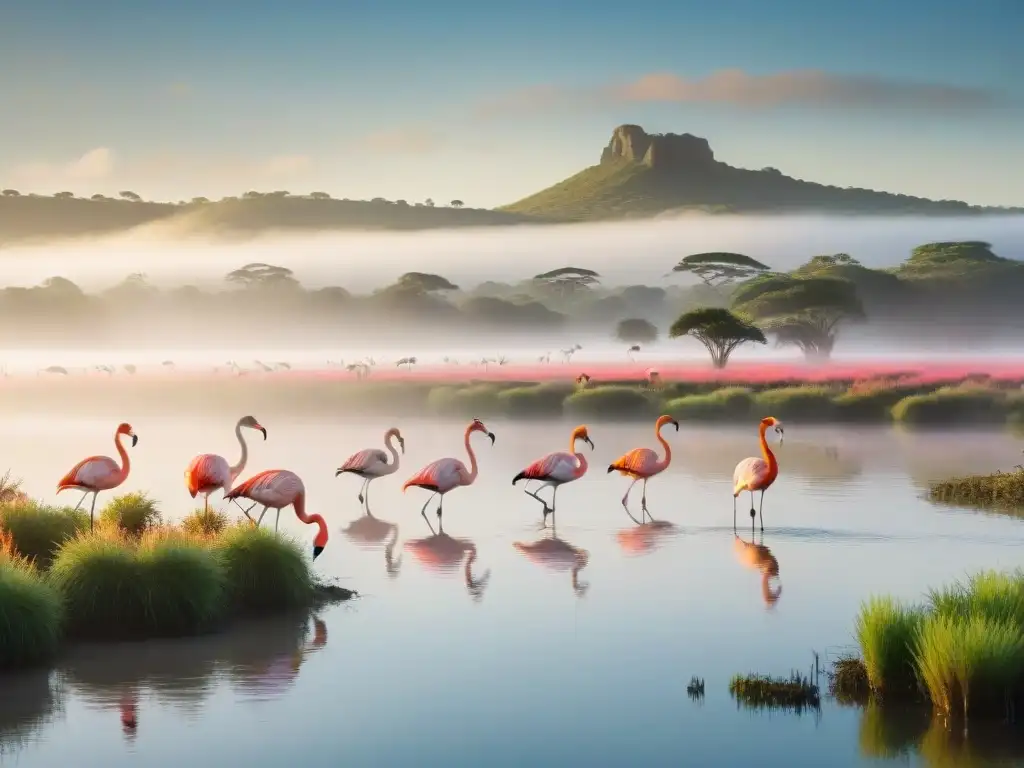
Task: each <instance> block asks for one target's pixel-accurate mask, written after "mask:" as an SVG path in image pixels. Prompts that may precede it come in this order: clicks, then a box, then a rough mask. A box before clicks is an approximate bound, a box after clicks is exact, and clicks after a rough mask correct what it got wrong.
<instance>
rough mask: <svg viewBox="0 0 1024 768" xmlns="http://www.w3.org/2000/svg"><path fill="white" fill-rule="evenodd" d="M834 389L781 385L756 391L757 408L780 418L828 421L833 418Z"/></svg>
mask: <svg viewBox="0 0 1024 768" xmlns="http://www.w3.org/2000/svg"><path fill="white" fill-rule="evenodd" d="M835 394H836V393H835V391H834V390H832V389H829V388H828V387H806V386H804V387H783V388H782V389H766V390H764V391H763V392H758V393H757V397H756V399H755V402H756V406H757V409H758V410H760V411H764V412H765V413H771V414H773V415H775V416H776V417H778V418H780V419H795V420H797V421H829V420H830V419H834V418H835V405H834V404H833V399H834V397H835Z"/></svg>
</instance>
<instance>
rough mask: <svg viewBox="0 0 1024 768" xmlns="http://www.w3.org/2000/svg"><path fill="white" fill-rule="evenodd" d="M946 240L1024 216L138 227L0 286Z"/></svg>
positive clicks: (622, 281) (457, 276)
mask: <svg viewBox="0 0 1024 768" xmlns="http://www.w3.org/2000/svg"><path fill="white" fill-rule="evenodd" d="M946 240H982V241H985V242H989V243H991V244H992V246H993V249H994V251H995V252H996V253H997V254H999V255H1000V256H1004V257H1007V258H1017V259H1024V215H1000V216H982V217H978V216H964V217H941V218H940V217H927V216H922V217H871V216H827V215H799V216H797V215H793V216H753V215H715V216H707V215H683V216H679V217H675V218H668V217H665V218H659V219H646V220H637V221H628V222H598V223H574V224H561V225H556V224H547V225H532V224H521V225H514V226H509V227H493V226H492V227H479V228H468V227H460V228H454V229H443V230H425V231H415V232H392V231H387V232H353V231H343V232H314V233H294V232H287V233H285V232H272V233H268V234H264V235H259V236H256V237H252V238H246V239H238V238H231V239H228V238H217V237H215V236H204V235H188V236H182V237H177V238H171V237H168V236H167V234H166V231H165V230H163V229H161V228H160V227H159V226H148V225H147V226H142V227H139V228H137V229H135V230H131V231H129V232H126V233H119V234H116V235H111V236H104V237H95V238H94V237H81V238H75V239H72V240H61V241H53V242H48V243H38V244H17V245H8V246H6V247H4V248H0V266H2V267H3V268H4V271H5V278H4V280H5V283H4V286H2V287H6V286H12V285H21V286H27V285H35V284H38V283H40V282H41V281H43V280H45V279H46V278H48V277H52V276H56V275H59V276H61V277H66V278H68V279H70V280H72V281H74V282H76V283H78V284H79V285H80V286H81V287H82V288H83V289H85V290H88V291H92V290H97V289H101V288H105V287H109V286H111V285H113V284H116V283H118V282H120V281H121V280H123V279H124V278H125V277H126V276H128V275H129V274H131V273H136V272H142V273H144V274H146V275H147V277H148V278H149V280H150V282H152V283H153V284H156V285H162V286H174V285H184V284H192V285H199V286H203V287H208V286H211V285H213V284H219V283H221V282H222V280H223V276H224V275H225V274H226V273H227V272H229V271H231V270H233V269H235V268H237V267H239V266H242V265H243V264H247V263H250V262H268V263H271V264H275V265H278V266H283V267H288V268H290V269H292V270H294V272H295V276H296V278H297V279H298V280H299V281H300V282H302V283H303V284H304V285H306V286H308V287H321V286H325V285H341V286H343V287H345V288H348V289H349V290H352V291H355V292H368V291H371V290H374V289H376V288H380V287H382V286H384V285H386V284H388V283H391V282H393V281H394V279H395V278H397V277H398V276H399V275H401V274H402V273H404V272H409V271H420V272H435V273H439V274H443V275H444V276H445V277H447V278H448V279H450V280H452V281H453V282H455V283H456V284H458V285H459V286H460V287H462V288H472V287H473V286H475V285H478V284H479V283H482V282H485V281H498V282H516V281H518V280H522V279H526V278H529V277H532V276H533V275H535V274H537V273H539V272H542V271H546V270H549V269H552V268H555V267H560V266H567V265H571V266H575V267H584V268H588V269H593V270H595V271H597V272H599V273H600V274H601V276H602V284H603V285H605V286H608V287H615V286H621V285H627V284H637V283H639V284H646V285H669V284H675V285H682V284H685V282H684V279H682V278H680V277H678V276H674V277H666V276H665V275H666V273H667V272H669V271H670V270H671V269H672V267H673V266H674V265H675V264H676V263H677V262H678V261H679V259H680V258H682V257H683V256H686V255H687V254H690V253H698V252H703V251H738V252H741V253H745V254H747V255H749V256H752V257H754V258H756V259H759V260H760V261H763V262H765V263H767V264H768V265H769V266H770V267H772V268H773V269H775V270H779V271H785V270H789V269H793V268H795V267H797V266H798V265H800V264H802V263H804V262H805V261H807V260H808V259H809V258H811V257H812V256H814V255H817V254H821V253H848V254H850V255H851V256H853V257H855V258H857V259H858V260H859V261H861V263H863V264H864V265H865V266H869V267H876V268H877V267H892V266H896V265H897V264H899V263H900V262H902V261H904V260H905V259H906V258H908V257H909V255H910V251H911V249H912V248H913V247H914V246H917V245H921V244H922V243H926V242H936V241H946ZM356 265H358V267H357V268H354V267H356ZM691 282H692V280H691Z"/></svg>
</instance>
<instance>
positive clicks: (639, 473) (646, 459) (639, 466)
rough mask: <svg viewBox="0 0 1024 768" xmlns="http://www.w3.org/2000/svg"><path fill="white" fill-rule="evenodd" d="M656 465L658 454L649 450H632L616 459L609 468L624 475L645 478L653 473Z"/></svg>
mask: <svg viewBox="0 0 1024 768" xmlns="http://www.w3.org/2000/svg"><path fill="white" fill-rule="evenodd" d="M657 463H658V454H656V453H655V452H654V451H652V450H651V449H650V448H634V449H633V450H632V451H630V452H629V453H625V454H623V455H622V456H620V457H619V458H617V459H616V460H615V461H614V462H612V465H611V466H612V469H617V470H618V471H619V472H621V473H622V474H624V475H632V476H633V477H645V476H647V475H650V474H651V473H652V472H653V471H654V468H655V465H657Z"/></svg>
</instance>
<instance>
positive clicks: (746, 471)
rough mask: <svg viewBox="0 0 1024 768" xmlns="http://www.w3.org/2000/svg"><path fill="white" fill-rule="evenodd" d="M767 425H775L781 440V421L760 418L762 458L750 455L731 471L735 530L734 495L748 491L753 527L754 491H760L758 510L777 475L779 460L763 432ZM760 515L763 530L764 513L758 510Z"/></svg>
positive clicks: (759, 432) (733, 510)
mask: <svg viewBox="0 0 1024 768" xmlns="http://www.w3.org/2000/svg"><path fill="white" fill-rule="evenodd" d="M769 427H775V431H776V432H778V434H779V443H781V442H782V437H783V434H784V433H783V429H782V422H781V421H779V420H778V419H776V418H775V417H774V416H767V417H765V418H763V419H761V424H760V426H759V427H758V432H757V433H758V437H759V438H760V441H761V455H762V456H763V457H764V458H758V457H756V456H751V457H750V458H749V459H744V460H743V461H741V462H740V463H739V464H737V465H736V469H734V470H733V473H732V527H733V530H734V531H735V530H736V497H737V496H739V495H740V494H741V493H742V492H743V491H750V528H751V530H753V528H754V515H755V512H754V491H760V492H761V505H760V510H763V508H764V492H765V491H767V490H768V488H770V487H771V484H772V483H774V482H775V478H776V477H778V476H779V462H778V461H776V459H775V454H774V453H772V451H771V449H770V448H769V447H768V441H767V440H766V439H765V436H764V433H765V432H767V431H768V428H769ZM759 514H760V516H761V530H762V531H763V530H764V514H763V512H759Z"/></svg>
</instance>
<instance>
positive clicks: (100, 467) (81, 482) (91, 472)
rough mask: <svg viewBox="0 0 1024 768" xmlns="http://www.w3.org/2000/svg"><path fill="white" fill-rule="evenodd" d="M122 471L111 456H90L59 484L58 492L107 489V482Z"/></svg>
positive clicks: (74, 467) (76, 465) (73, 468)
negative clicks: (68, 489) (69, 489)
mask: <svg viewBox="0 0 1024 768" xmlns="http://www.w3.org/2000/svg"><path fill="white" fill-rule="evenodd" d="M120 471H121V467H120V466H118V464H117V462H116V461H114V460H113V459H112V458H110V457H109V456H90V457H88V458H86V459H82V460H81V461H80V462H78V463H77V464H75V466H73V467H72V468H71V470H70V471H69V472H68V473H67V474H66V475H64V477H62V478H61V479H60V482H59V483H57V490H58V491H60V490H63V489H65V488H90V489H97V490H104V489H105V482H107V481H109V480H111V479H112V478H113V477H114V476H115V475H116V473H118V472H120Z"/></svg>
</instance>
